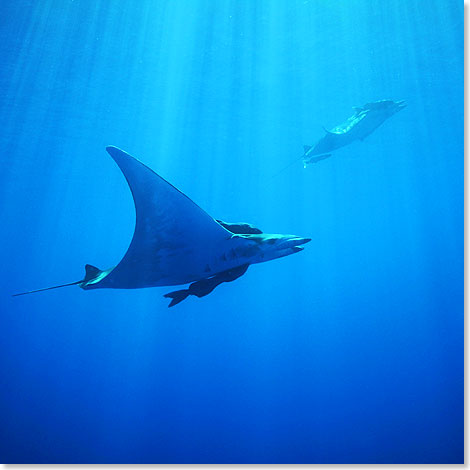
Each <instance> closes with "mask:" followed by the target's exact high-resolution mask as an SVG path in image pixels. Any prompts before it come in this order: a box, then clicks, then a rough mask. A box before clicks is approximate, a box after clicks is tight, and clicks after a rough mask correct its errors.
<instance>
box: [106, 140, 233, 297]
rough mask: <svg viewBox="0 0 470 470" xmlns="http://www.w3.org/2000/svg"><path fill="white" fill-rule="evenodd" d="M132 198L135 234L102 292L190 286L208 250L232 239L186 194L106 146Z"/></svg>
mask: <svg viewBox="0 0 470 470" xmlns="http://www.w3.org/2000/svg"><path fill="white" fill-rule="evenodd" d="M106 150H107V151H108V153H109V154H110V155H111V157H112V158H113V160H114V161H115V162H116V163H117V165H118V166H119V168H120V169H121V171H122V172H123V174H124V176H125V177H126V180H127V182H128V184H129V187H130V189H131V192H132V196H133V198H134V204H135V211H136V224H135V231H134V235H133V237H132V241H131V244H130V246H129V248H128V250H127V252H126V254H125V255H124V257H123V259H122V260H121V261H120V263H119V264H118V265H117V266H116V267H115V268H114V269H113V270H112V271H111V272H110V274H109V275H108V276H107V277H106V279H105V280H104V282H103V287H106V286H107V285H110V286H111V285H112V287H120V288H138V287H149V286H156V285H176V284H184V283H186V282H191V280H193V279H192V277H193V276H194V274H196V273H197V272H199V271H198V270H201V269H202V270H203V269H204V268H205V266H206V265H207V262H208V261H207V259H208V257H209V256H210V255H211V254H212V252H211V250H213V249H214V247H215V246H217V244H220V243H224V242H225V241H226V240H228V239H230V237H231V235H232V234H231V233H230V232H229V231H227V230H225V229H224V228H223V227H222V226H221V225H219V224H218V223H217V222H216V221H215V220H214V219H213V218H212V217H211V216H210V215H209V214H207V212H205V211H204V210H202V209H201V208H200V207H199V206H198V205H196V204H195V203H194V202H193V201H191V199H189V198H188V197H187V196H186V195H184V194H183V193H182V192H180V191H179V190H178V189H176V188H175V187H174V186H172V185H171V184H170V183H168V182H167V181H165V180H164V179H163V178H162V177H161V176H159V175H157V174H156V173H155V172H154V171H152V170H151V169H150V168H148V167H146V166H145V165H144V164H143V163H141V162H139V161H138V160H136V159H135V158H133V157H131V156H130V155H129V154H127V153H126V152H124V151H122V150H120V149H118V148H116V147H107V148H106Z"/></svg>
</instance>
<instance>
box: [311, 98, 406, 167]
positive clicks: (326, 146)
mask: <svg viewBox="0 0 470 470" xmlns="http://www.w3.org/2000/svg"><path fill="white" fill-rule="evenodd" d="M405 107H406V103H405V101H392V100H381V101H375V102H373V103H367V104H365V105H364V106H360V107H355V108H353V109H354V115H353V116H351V117H350V118H348V120H347V121H346V122H344V123H343V124H340V125H339V126H336V127H334V128H333V129H331V130H330V131H328V130H326V129H324V130H325V132H326V134H325V135H324V136H323V137H322V138H321V139H320V140H319V141H318V142H317V144H316V145H315V146H311V145H304V152H305V153H304V155H303V160H304V168H305V167H307V165H308V164H310V163H318V162H319V161H321V160H325V158H328V157H331V152H333V151H334V150H337V149H339V148H341V147H344V146H345V145H349V144H351V143H353V142H354V141H356V140H361V141H363V140H364V139H365V138H366V137H367V136H368V135H370V134H372V132H374V131H375V130H376V129H377V128H378V127H379V126H381V125H382V124H383V123H384V122H385V121H386V120H387V119H389V118H390V117H391V116H393V115H394V114H396V113H398V111H401V110H402V109H404V108H405Z"/></svg>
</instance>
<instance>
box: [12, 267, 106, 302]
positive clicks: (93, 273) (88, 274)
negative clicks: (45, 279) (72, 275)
mask: <svg viewBox="0 0 470 470" xmlns="http://www.w3.org/2000/svg"><path fill="white" fill-rule="evenodd" d="M103 273H105V271H101V269H98V268H97V267H95V266H92V265H91V264H86V265H85V278H84V279H81V280H80V281H75V282H69V283H68V284H61V285H60V286H53V287H45V288H44V289H36V290H29V291H28V292H20V293H19V294H13V295H12V297H18V296H19V295H26V294H35V293H36V292H43V291H45V290H52V289H59V288H60V287H68V286H76V285H77V284H83V283H86V282H89V281H92V280H94V279H97V278H98V277H99V276H100V275H102V274H103ZM81 287H83V286H81Z"/></svg>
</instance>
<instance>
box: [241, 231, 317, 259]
mask: <svg viewBox="0 0 470 470" xmlns="http://www.w3.org/2000/svg"><path fill="white" fill-rule="evenodd" d="M232 238H234V239H238V240H239V241H240V242H241V243H239V246H238V247H237V249H236V252H237V255H238V257H239V258H242V259H246V260H247V262H248V263H249V264H256V263H263V262H265V261H270V260H272V259H276V258H282V257H284V256H288V255H292V254H294V253H298V252H299V251H302V250H303V249H304V248H303V246H302V245H305V243H308V242H309V241H311V238H302V237H298V236H296V235H279V234H267V233H262V234H255V235H234V236H233V237H232Z"/></svg>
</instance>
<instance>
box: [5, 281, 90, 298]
mask: <svg viewBox="0 0 470 470" xmlns="http://www.w3.org/2000/svg"><path fill="white" fill-rule="evenodd" d="M83 281H84V280H83V279H82V280H80V281H75V282H70V283H69V284H61V285H60V286H53V287H45V288H44V289H36V290H29V291H28V292H20V293H19V294H13V295H12V297H18V296H19V295H26V294H35V293H36V292H42V291H45V290H51V289H59V288H60V287H68V286H76V285H77V284H81V283H82V282H83Z"/></svg>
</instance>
